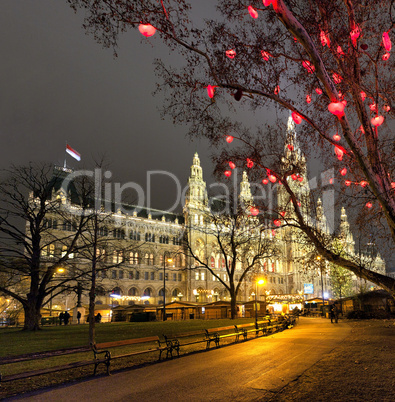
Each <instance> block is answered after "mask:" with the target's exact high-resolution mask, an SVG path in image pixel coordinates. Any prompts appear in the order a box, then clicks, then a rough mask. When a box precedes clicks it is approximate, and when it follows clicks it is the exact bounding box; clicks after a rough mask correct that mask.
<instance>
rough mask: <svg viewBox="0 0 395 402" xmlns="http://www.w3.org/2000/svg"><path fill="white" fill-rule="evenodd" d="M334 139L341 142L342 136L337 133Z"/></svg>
mask: <svg viewBox="0 0 395 402" xmlns="http://www.w3.org/2000/svg"><path fill="white" fill-rule="evenodd" d="M333 139H334V140H335V141H340V140H341V137H340V135H339V134H338V133H336V134H335V135H334V136H333Z"/></svg>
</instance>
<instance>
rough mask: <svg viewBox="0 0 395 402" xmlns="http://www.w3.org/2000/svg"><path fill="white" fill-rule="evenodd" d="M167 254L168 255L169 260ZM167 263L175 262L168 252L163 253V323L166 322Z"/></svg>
mask: <svg viewBox="0 0 395 402" xmlns="http://www.w3.org/2000/svg"><path fill="white" fill-rule="evenodd" d="M166 254H167V255H168V258H167V260H166ZM166 261H167V262H173V259H172V258H171V257H170V253H169V252H168V251H165V252H164V253H163V321H166Z"/></svg>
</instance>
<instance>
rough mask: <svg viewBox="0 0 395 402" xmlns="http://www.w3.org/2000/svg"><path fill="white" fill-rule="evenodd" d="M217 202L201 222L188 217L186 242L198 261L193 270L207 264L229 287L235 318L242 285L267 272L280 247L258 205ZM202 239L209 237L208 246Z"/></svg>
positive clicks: (223, 283) (213, 274)
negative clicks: (258, 212) (201, 243)
mask: <svg viewBox="0 0 395 402" xmlns="http://www.w3.org/2000/svg"><path fill="white" fill-rule="evenodd" d="M216 203H217V201H215V200H214V202H213V204H212V206H211V210H207V211H206V213H205V214H204V215H202V216H203V221H202V222H201V223H199V224H196V223H194V222H193V221H192V219H189V220H188V219H187V226H186V239H185V246H186V249H187V252H188V254H189V255H190V256H191V257H192V260H193V261H194V262H193V266H192V268H191V269H192V271H193V270H195V269H197V268H206V269H207V271H208V272H209V273H210V274H211V275H212V276H213V277H215V278H216V280H217V281H218V282H219V283H220V284H221V285H222V286H223V288H224V289H226V290H227V292H228V293H229V296H230V303H231V318H232V319H234V318H236V317H237V306H236V300H237V296H238V294H239V293H240V291H241V289H242V288H243V286H244V285H246V284H247V283H248V282H249V281H250V282H251V281H254V280H256V279H257V278H258V277H259V276H264V275H265V272H267V270H268V266H267V265H268V263H267V261H269V260H271V259H276V257H278V254H279V249H278V245H277V242H276V239H275V236H273V233H272V231H271V229H269V228H268V227H267V225H266V223H265V222H264V220H263V219H262V216H260V217H256V216H254V214H255V212H256V211H255V209H256V207H253V206H243V205H236V206H232V205H230V204H228V205H227V206H225V205H224V204H223V203H219V205H220V207H219V208H218V205H217V206H216V205H215V204H216ZM200 239H205V240H206V242H207V246H206V247H199V246H197V244H196V243H197V242H199V240H200ZM214 256H216V257H214ZM224 274H225V276H224Z"/></svg>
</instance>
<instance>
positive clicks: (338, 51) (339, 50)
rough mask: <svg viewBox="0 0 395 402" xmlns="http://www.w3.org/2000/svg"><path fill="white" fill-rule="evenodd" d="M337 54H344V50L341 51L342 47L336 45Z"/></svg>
mask: <svg viewBox="0 0 395 402" xmlns="http://www.w3.org/2000/svg"><path fill="white" fill-rule="evenodd" d="M337 54H338V55H339V56H340V57H341V56H344V52H343V49H342V48H341V46H338V47H337Z"/></svg>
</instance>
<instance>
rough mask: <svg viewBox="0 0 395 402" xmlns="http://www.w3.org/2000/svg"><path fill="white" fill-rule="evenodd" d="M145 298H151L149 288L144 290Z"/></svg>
mask: <svg viewBox="0 0 395 402" xmlns="http://www.w3.org/2000/svg"><path fill="white" fill-rule="evenodd" d="M143 295H144V296H145V297H151V296H152V289H151V288H146V289H145V290H144V294H143Z"/></svg>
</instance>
